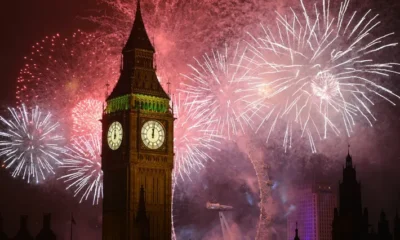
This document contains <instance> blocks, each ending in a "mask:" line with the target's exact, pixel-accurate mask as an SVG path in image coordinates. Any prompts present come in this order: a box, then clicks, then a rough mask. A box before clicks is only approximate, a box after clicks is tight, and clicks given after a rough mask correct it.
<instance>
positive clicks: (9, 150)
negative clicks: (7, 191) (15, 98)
mask: <svg viewBox="0 0 400 240" xmlns="http://www.w3.org/2000/svg"><path fill="white" fill-rule="evenodd" d="M8 110H9V112H10V113H11V115H12V118H11V119H10V120H7V119H5V118H3V117H1V116H0V121H1V122H2V123H3V124H4V126H5V127H6V130H4V131H0V136H1V137H2V140H1V141H0V156H1V157H3V158H5V160H3V162H4V165H5V167H6V168H10V169H13V171H12V176H13V177H19V176H21V177H22V178H23V179H26V181H27V182H28V183H30V182H31V181H36V183H39V181H41V180H45V179H46V175H48V174H54V173H55V171H54V168H55V166H56V165H60V164H62V162H61V161H60V155H61V154H62V153H63V151H64V149H63V147H62V143H63V140H64V138H63V137H62V136H60V135H58V130H59V129H60V124H59V123H58V122H53V121H52V115H51V114H50V113H47V114H44V113H43V112H42V111H40V109H39V107H35V108H34V109H32V110H31V111H29V110H28V109H27V108H26V107H25V105H22V106H21V107H18V108H8Z"/></svg>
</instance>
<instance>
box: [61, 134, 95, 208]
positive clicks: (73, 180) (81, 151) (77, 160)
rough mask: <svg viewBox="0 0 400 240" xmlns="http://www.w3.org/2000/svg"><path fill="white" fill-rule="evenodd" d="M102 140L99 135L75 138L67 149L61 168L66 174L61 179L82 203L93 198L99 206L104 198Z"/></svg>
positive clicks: (93, 201)
mask: <svg viewBox="0 0 400 240" xmlns="http://www.w3.org/2000/svg"><path fill="white" fill-rule="evenodd" d="M100 154H101V140H100V137H99V136H97V135H89V136H88V137H79V138H75V139H73V141H72V144H71V146H70V147H67V151H66V152H65V154H64V155H65V156H64V158H63V165H62V166H61V168H63V169H65V170H66V173H65V174H64V175H63V176H62V177H60V178H59V179H60V180H63V181H64V182H65V183H67V184H68V186H67V189H74V190H73V191H74V196H75V197H76V196H80V201H79V202H80V203H81V202H82V201H86V200H88V199H89V198H92V203H93V204H98V203H99V200H100V198H102V197H103V171H102V170H101V156H100Z"/></svg>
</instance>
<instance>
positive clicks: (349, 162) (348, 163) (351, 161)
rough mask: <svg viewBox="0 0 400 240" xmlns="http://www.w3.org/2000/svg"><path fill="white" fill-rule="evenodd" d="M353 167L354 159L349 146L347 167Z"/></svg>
mask: <svg viewBox="0 0 400 240" xmlns="http://www.w3.org/2000/svg"><path fill="white" fill-rule="evenodd" d="M351 166H353V159H352V158H351V156H350V144H349V145H348V146H347V157H346V167H351Z"/></svg>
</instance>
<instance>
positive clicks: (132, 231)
mask: <svg viewBox="0 0 400 240" xmlns="http://www.w3.org/2000/svg"><path fill="white" fill-rule="evenodd" d="M154 53H155V49H154V47H153V45H152V43H151V41H150V39H149V37H148V35H147V32H146V29H145V25H144V22H143V18H142V14H141V9H140V1H139V0H138V2H137V7H136V16H135V20H134V24H133V27H132V30H131V33H130V35H129V38H128V40H127V42H126V44H125V47H124V48H123V50H122V57H123V60H122V69H121V75H120V77H119V79H118V82H117V84H116V85H115V87H114V89H113V90H112V92H111V94H110V95H109V96H108V97H107V100H106V101H107V106H106V108H105V110H104V113H103V119H102V126H103V135H102V138H103V140H102V170H103V173H104V180H103V181H104V200H103V240H134V239H137V236H146V237H145V238H146V239H151V240H170V239H171V228H172V219H171V199H172V198H171V194H172V169H173V165H174V164H173V158H174V153H173V121H174V117H173V114H172V112H171V110H170V108H169V101H170V99H169V96H168V95H167V94H166V92H165V91H164V89H163V88H162V87H161V85H160V83H159V81H158V79H157V75H156V71H155V68H154V64H153V61H154ZM143 226H146V231H144V228H143Z"/></svg>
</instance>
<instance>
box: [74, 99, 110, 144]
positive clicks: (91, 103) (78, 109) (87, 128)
mask: <svg viewBox="0 0 400 240" xmlns="http://www.w3.org/2000/svg"><path fill="white" fill-rule="evenodd" d="M102 111H103V102H102V101H98V100H95V99H84V100H82V101H80V102H78V104H77V105H76V106H75V107H74V108H73V109H72V121H73V126H72V128H73V132H74V136H75V135H76V136H75V137H79V136H82V135H83V136H84V135H90V134H95V135H99V136H100V135H101V122H100V120H101V118H102Z"/></svg>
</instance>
